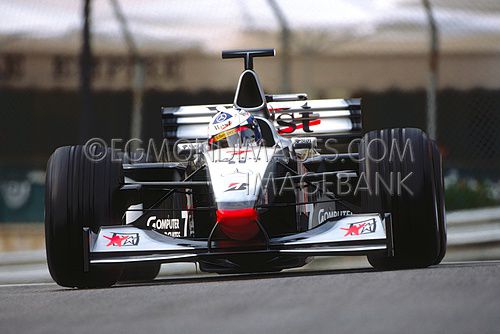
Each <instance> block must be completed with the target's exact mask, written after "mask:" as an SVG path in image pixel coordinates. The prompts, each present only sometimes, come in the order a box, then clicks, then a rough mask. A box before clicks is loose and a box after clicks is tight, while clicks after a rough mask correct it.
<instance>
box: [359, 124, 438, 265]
mask: <svg viewBox="0 0 500 334" xmlns="http://www.w3.org/2000/svg"><path fill="white" fill-rule="evenodd" d="M397 149H399V151H396V150H397ZM405 149H406V150H405ZM391 153H392V154H391ZM360 158H361V159H362V163H361V166H360V171H361V175H362V176H364V177H365V179H366V183H367V188H368V189H369V190H370V191H363V192H362V193H361V199H362V205H363V207H364V208H365V210H367V211H368V212H380V213H384V212H389V213H390V214H391V219H392V233H393V242H394V245H393V246H394V255H393V256H388V255H380V254H377V255H370V256H368V261H369V262H370V264H371V265H372V266H373V267H374V268H376V269H382V270H387V269H403V268H422V267H428V266H430V265H433V264H436V263H439V262H440V261H441V259H442V257H443V256H444V248H445V247H446V246H445V243H446V235H445V233H446V232H445V230H444V228H442V227H441V226H444V203H443V201H444V200H443V195H442V194H443V185H442V176H441V172H440V171H441V166H440V165H441V159H440V156H439V152H436V147H435V144H434V143H433V142H432V141H431V140H430V139H429V138H428V137H427V135H426V134H425V133H424V132H423V131H422V130H420V129H414V128H398V129H385V130H378V131H371V132H368V133H367V134H365V136H364V137H363V139H362V141H361V144H360ZM391 180H392V182H393V183H392V184H393V187H391V189H390V190H389V189H388V188H387V187H385V186H384V185H383V184H381V181H385V182H386V183H387V184H389V182H390V181H391ZM397 180H405V181H403V182H404V186H403V182H401V183H398V184H396V183H397ZM377 182H378V184H377ZM394 184H396V185H395V186H394ZM443 240H444V241H443Z"/></svg>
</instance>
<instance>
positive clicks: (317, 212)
mask: <svg viewBox="0 0 500 334" xmlns="http://www.w3.org/2000/svg"><path fill="white" fill-rule="evenodd" d="M274 54H275V52H274V50H273V49H260V50H234V51H223V52H222V58H243V59H244V66H245V69H244V71H243V72H242V73H241V76H240V78H239V82H238V85H237V88H236V94H235V97H234V101H233V103H232V104H227V105H206V106H183V107H175V108H172V107H166V108H163V109H162V122H163V128H164V138H165V141H164V142H163V144H164V145H163V146H162V148H164V150H163V151H162V152H161V153H162V155H161V157H160V159H153V160H154V161H153V162H137V161H135V162H134V161H130V160H131V159H128V160H127V159H117V158H116V157H117V156H119V155H117V154H116V152H114V151H112V150H110V149H109V148H102V147H97V146H96V145H82V146H66V147H61V148H58V149H57V150H56V151H55V152H54V153H53V154H52V156H51V157H50V160H49V162H48V166H47V176H46V197H45V208H46V214H45V232H46V247H47V259H48V266H49V269H50V273H51V275H52V277H53V279H54V280H55V281H56V282H57V283H58V284H59V285H62V286H67V287H79V288H85V287H106V286H111V285H113V284H115V283H116V282H118V281H120V280H130V279H136V280H150V279H154V278H155V277H156V275H157V274H158V271H159V268H160V265H161V263H171V262H197V263H198V264H199V268H200V269H201V270H202V271H206V272H216V273H247V272H272V271H280V270H283V269H287V268H293V267H300V266H303V265H305V264H306V263H308V262H309V261H310V260H312V259H313V258H314V257H316V256H335V255H343V256H344V255H363V256H367V257H368V260H369V262H370V264H372V265H373V267H374V268H376V269H382V270H386V269H387V270H390V269H400V268H420V267H427V266H430V265H433V264H437V263H439V262H440V261H441V260H442V259H443V256H444V254H445V249H446V225H445V215H444V197H443V177H442V163H441V156H440V153H439V151H438V148H437V145H436V143H435V142H433V141H432V140H431V139H429V138H428V137H427V135H426V134H425V133H424V132H422V131H421V130H419V129H415V128H395V129H384V130H377V131H370V132H367V133H364V132H363V130H362V114H361V101H360V99H330V100H308V99H307V95H306V94H284V95H265V94H264V92H263V89H262V86H261V84H260V82H259V79H258V76H257V73H256V72H255V71H254V69H253V59H254V58H255V57H264V56H274ZM236 115H240V116H241V115H244V116H245V115H246V116H245V117H248V119H250V121H249V122H248V125H247V126H245V127H244V128H243V129H240V128H234V127H233V128H231V127H232V126H233V125H234V124H233V123H232V122H233V121H234V119H235V118H234V117H236ZM248 115H250V116H248ZM238 117H239V116H238ZM210 126H212V127H213V129H212V130H213V131H215V132H214V133H215V135H214V136H211V135H209V134H210V131H207V129H208V128H209V127H210ZM226 127H227V128H231V130H230V131H227V130H226ZM249 129H250V130H255V131H257V129H258V140H255V136H256V135H255V132H250V133H253V135H252V136H250V137H249V138H251V139H253V140H250V141H244V140H241V139H242V138H244V137H245V136H246V134H247V133H248V131H247V130H249ZM230 139H231V140H230ZM233 139H234V140H233ZM155 153H156V150H155ZM132 160H133V159H132ZM125 162H127V163H125Z"/></svg>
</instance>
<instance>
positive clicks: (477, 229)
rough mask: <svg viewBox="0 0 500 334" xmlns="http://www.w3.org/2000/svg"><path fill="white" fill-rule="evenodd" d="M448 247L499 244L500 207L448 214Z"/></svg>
mask: <svg viewBox="0 0 500 334" xmlns="http://www.w3.org/2000/svg"><path fill="white" fill-rule="evenodd" d="M446 219H447V227H448V245H449V246H473V245H476V244H484V243H494V242H500V207H494V208H483V209H473V210H460V211H453V212H449V213H447V215H446Z"/></svg>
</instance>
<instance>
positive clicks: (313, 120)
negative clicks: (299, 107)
mask: <svg viewBox="0 0 500 334" xmlns="http://www.w3.org/2000/svg"><path fill="white" fill-rule="evenodd" d="M298 114H299V115H300V118H297V119H296V118H295V116H294V113H290V114H288V113H283V114H280V115H279V116H278V117H277V118H276V123H278V126H280V128H279V129H278V133H279V134H289V133H293V132H295V130H302V131H304V132H314V131H313V130H311V127H312V126H315V125H319V124H321V120H320V119H319V116H318V114H314V113H312V112H310V111H303V112H299V113H298Z"/></svg>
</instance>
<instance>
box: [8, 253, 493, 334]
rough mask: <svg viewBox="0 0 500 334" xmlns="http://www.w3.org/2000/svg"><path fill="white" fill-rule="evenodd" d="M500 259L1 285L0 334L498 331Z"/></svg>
mask: <svg viewBox="0 0 500 334" xmlns="http://www.w3.org/2000/svg"><path fill="white" fill-rule="evenodd" d="M499 332H500V262H499V261H490V262H464V263H448V264H442V265H439V266H436V267H431V268H427V269H419V270H401V271H392V272H376V271H373V270H372V269H352V270H328V271H313V272H284V273H278V274H259V275H239V276H204V277H187V278H170V279H160V280H155V281H154V282H151V283H140V284H128V285H118V286H115V287H113V288H109V289H96V290H75V289H65V288H61V287H59V286H57V285H55V284H52V283H40V284H36V283H35V284H17V285H1V286H0V333H3V334H8V333H16V334H19V333H141V334H142V333H218V334H222V333H266V334H267V333H405V334H407V333H499Z"/></svg>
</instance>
